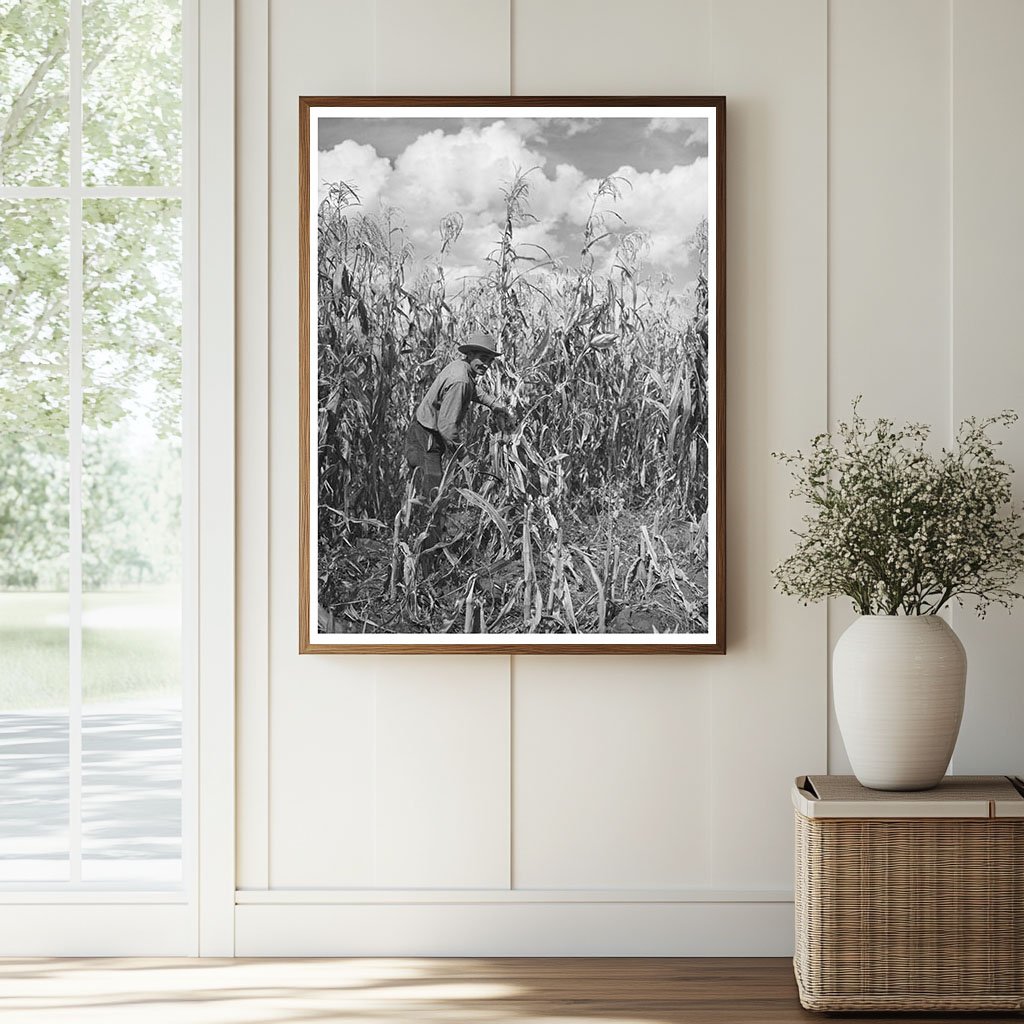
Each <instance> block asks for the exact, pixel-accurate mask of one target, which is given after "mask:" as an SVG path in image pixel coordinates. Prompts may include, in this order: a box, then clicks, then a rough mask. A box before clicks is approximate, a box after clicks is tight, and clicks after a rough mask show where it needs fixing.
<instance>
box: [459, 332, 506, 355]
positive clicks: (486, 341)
mask: <svg viewBox="0 0 1024 1024" xmlns="http://www.w3.org/2000/svg"><path fill="white" fill-rule="evenodd" d="M459 351H460V352H461V353H462V354H463V355H467V356H469V355H472V354H473V353H474V352H485V353H486V354H487V355H489V356H493V357H494V358H495V359H500V358H501V353H500V352H499V351H498V343H497V342H496V341H495V340H494V338H492V337H491V336H490V335H489V334H484V333H483V331H477V332H476V333H475V334H471V335H470V336H469V337H468V338H467V339H466V341H465V342H464V343H463V344H462V345H460V346H459Z"/></svg>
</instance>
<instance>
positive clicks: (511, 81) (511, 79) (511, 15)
mask: <svg viewBox="0 0 1024 1024" xmlns="http://www.w3.org/2000/svg"><path fill="white" fill-rule="evenodd" d="M514 3H515V0H508V2H507V8H508V94H509V96H514V95H515V74H514V72H513V67H514V64H513V61H514V60H515V46H514V43H513V36H512V29H513V26H514V24H515V12H514V10H513V4H514ZM511 670H512V666H511V664H510V665H509V671H510V672H511Z"/></svg>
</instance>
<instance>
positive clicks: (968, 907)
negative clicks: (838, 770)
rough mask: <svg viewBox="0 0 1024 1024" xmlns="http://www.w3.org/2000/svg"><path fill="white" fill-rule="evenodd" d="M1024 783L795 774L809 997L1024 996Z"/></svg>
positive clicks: (811, 1003) (1021, 1005)
mask: <svg viewBox="0 0 1024 1024" xmlns="http://www.w3.org/2000/svg"><path fill="white" fill-rule="evenodd" d="M1022 794H1024V786H1021V784H1020V783H1019V782H1016V783H1015V782H1014V781H1012V780H1010V779H1008V778H998V777H996V778H993V777H984V778H980V777H961V778H947V779H946V780H944V781H943V783H942V784H941V785H940V786H939V787H938V788H936V789H934V790H929V791H928V792H924V793H880V792H876V791H873V790H866V789H863V788H862V787H861V786H859V785H858V784H857V782H856V780H855V779H853V778H851V777H848V776H811V777H809V778H801V779H798V780H797V782H796V787H795V788H794V793H793V802H794V805H795V807H796V893H795V900H796V955H795V957H794V968H795V971H796V980H797V986H798V988H799V991H800V1002H801V1004H802V1005H803V1006H804V1007H805V1008H806V1009H808V1010H826V1011H843V1010H849V1011H871V1010H875V1011H884V1010H975V1011H980V1010H1021V1009H1024V795H1022Z"/></svg>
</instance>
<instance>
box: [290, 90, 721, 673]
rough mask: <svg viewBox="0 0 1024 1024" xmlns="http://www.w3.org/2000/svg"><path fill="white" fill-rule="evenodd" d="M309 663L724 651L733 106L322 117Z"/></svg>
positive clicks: (304, 224)
mask: <svg viewBox="0 0 1024 1024" xmlns="http://www.w3.org/2000/svg"><path fill="white" fill-rule="evenodd" d="M299 193H300V195H299V212H300V217H299V219H300V238H299V353H300V356H299V369H300V373H299V377H300V395H299V405H300V423H299V428H300V442H299V466H300V481H299V492H300V514H299V521H300V538H299V548H300V558H299V565H300V568H299V595H300V600H299V603H300V608H299V620H300V621H299V649H300V651H301V652H302V653H353V654H360V653H378V654H383V653H452V652H465V653H510V654H514V653H520V654H522V653H542V654H549V653H550V654H555V653H567V654H598V653H602V654H613V653H619V654H626V653H659V654H667V653H704V654H721V653H724V651H725V429H724V427H725V100H724V98H722V97H704V98H692V97H671V98H664V97H661V98H650V97H603V98H602V97H594V98H590V97H587V98H580V97H573V98H571V99H570V98H562V99H558V98H551V97H521V96H519V97H500V98H499V97H458V98H450V97H449V98H440V97H415V98H413V97H388V98H383V97H344V98H341V97H333V98H325V97H302V98H301V99H300V101H299Z"/></svg>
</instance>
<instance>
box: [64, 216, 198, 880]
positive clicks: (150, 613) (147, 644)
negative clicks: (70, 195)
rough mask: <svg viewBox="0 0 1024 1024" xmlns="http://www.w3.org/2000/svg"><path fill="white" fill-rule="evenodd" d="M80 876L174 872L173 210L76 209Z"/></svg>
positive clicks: (177, 449)
mask: <svg viewBox="0 0 1024 1024" xmlns="http://www.w3.org/2000/svg"><path fill="white" fill-rule="evenodd" d="M83 245H84V289H85V303H86V305H85V310H84V343H83V419H84V423H83V441H82V460H83V478H82V571H83V589H84V591H85V593H84V595H83V623H82V627H83V628H82V700H83V720H82V727H83V737H82V751H83V755H82V756H83V765H82V772H83V775H82V828H83V833H82V855H83V862H82V878H83V880H84V881H101V880H102V881H108V880H121V881H127V880H132V881H146V882H151V883H157V884H159V883H162V882H173V881H178V880H180V873H181V770H182V761H181V654H180V650H181V481H182V476H181V473H182V471H181V209H180V203H179V202H177V201H169V200H155V199H111V200H89V201H87V202H86V203H85V204H84V231H83Z"/></svg>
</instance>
